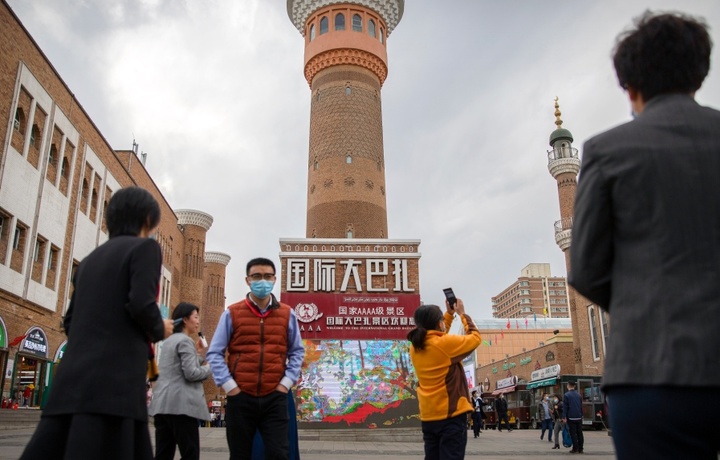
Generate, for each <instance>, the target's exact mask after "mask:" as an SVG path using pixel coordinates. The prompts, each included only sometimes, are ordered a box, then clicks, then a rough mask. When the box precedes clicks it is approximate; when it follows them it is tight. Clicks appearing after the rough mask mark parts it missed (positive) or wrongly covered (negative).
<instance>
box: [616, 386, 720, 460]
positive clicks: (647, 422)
mask: <svg viewBox="0 0 720 460" xmlns="http://www.w3.org/2000/svg"><path fill="white" fill-rule="evenodd" d="M718 394H720V388H719V387H715V388H712V387H660V386H656V387H653V386H622V387H610V388H608V389H607V402H608V415H609V416H610V428H612V438H613V443H614V444H615V453H616V455H617V458H618V460H628V459H638V458H652V459H658V460H663V459H677V458H692V459H696V460H717V458H718V457H717V453H718V450H720V438H719V437H718V436H717V414H718V413H720V399H719V398H718ZM668 416H671V423H669V421H668Z"/></svg>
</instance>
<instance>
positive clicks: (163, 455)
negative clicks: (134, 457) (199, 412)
mask: <svg viewBox="0 0 720 460" xmlns="http://www.w3.org/2000/svg"><path fill="white" fill-rule="evenodd" d="M154 419H155V460H173V458H175V445H177V446H178V447H179V448H180V455H181V458H182V460H199V459H200V435H199V433H198V424H197V419H196V418H193V417H188V416H187V415H174V414H157V415H156V416H155V418H154Z"/></svg>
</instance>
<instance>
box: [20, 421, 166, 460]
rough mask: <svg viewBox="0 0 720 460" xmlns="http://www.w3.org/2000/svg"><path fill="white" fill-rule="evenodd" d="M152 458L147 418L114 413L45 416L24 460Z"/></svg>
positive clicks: (143, 459)
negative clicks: (142, 418) (141, 419)
mask: <svg viewBox="0 0 720 460" xmlns="http://www.w3.org/2000/svg"><path fill="white" fill-rule="evenodd" d="M86 458H88V459H90V458H99V459H102V460H129V459H133V460H150V459H152V445H151V444H150V431H149V430H148V424H147V421H139V420H135V419H131V418H124V417H113V416H110V415H96V414H72V415H55V416H51V415H48V416H43V417H42V418H41V419H40V423H39V424H38V426H37V428H36V429H35V433H34V434H33V436H32V438H31V439H30V442H29V443H28V444H27V446H25V451H24V452H23V453H22V456H21V457H20V459H21V460H54V459H58V460H59V459H68V460H69V459H86Z"/></svg>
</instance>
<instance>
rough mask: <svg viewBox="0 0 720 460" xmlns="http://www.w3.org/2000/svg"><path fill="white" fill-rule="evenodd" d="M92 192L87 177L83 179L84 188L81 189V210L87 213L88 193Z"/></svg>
mask: <svg viewBox="0 0 720 460" xmlns="http://www.w3.org/2000/svg"><path fill="white" fill-rule="evenodd" d="M89 194H90V186H89V185H88V181H87V179H83V182H82V190H81V191H80V211H82V212H83V214H87V205H88V195H89Z"/></svg>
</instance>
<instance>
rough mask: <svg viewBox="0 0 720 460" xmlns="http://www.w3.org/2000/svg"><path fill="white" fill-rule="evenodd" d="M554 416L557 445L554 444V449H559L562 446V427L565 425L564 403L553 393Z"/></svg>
mask: <svg viewBox="0 0 720 460" xmlns="http://www.w3.org/2000/svg"><path fill="white" fill-rule="evenodd" d="M552 418H553V423H554V427H553V437H554V438H555V445H554V446H553V449H559V448H560V436H561V433H562V429H563V427H564V426H565V424H564V423H563V403H562V401H561V400H560V398H558V395H553V399H552Z"/></svg>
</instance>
